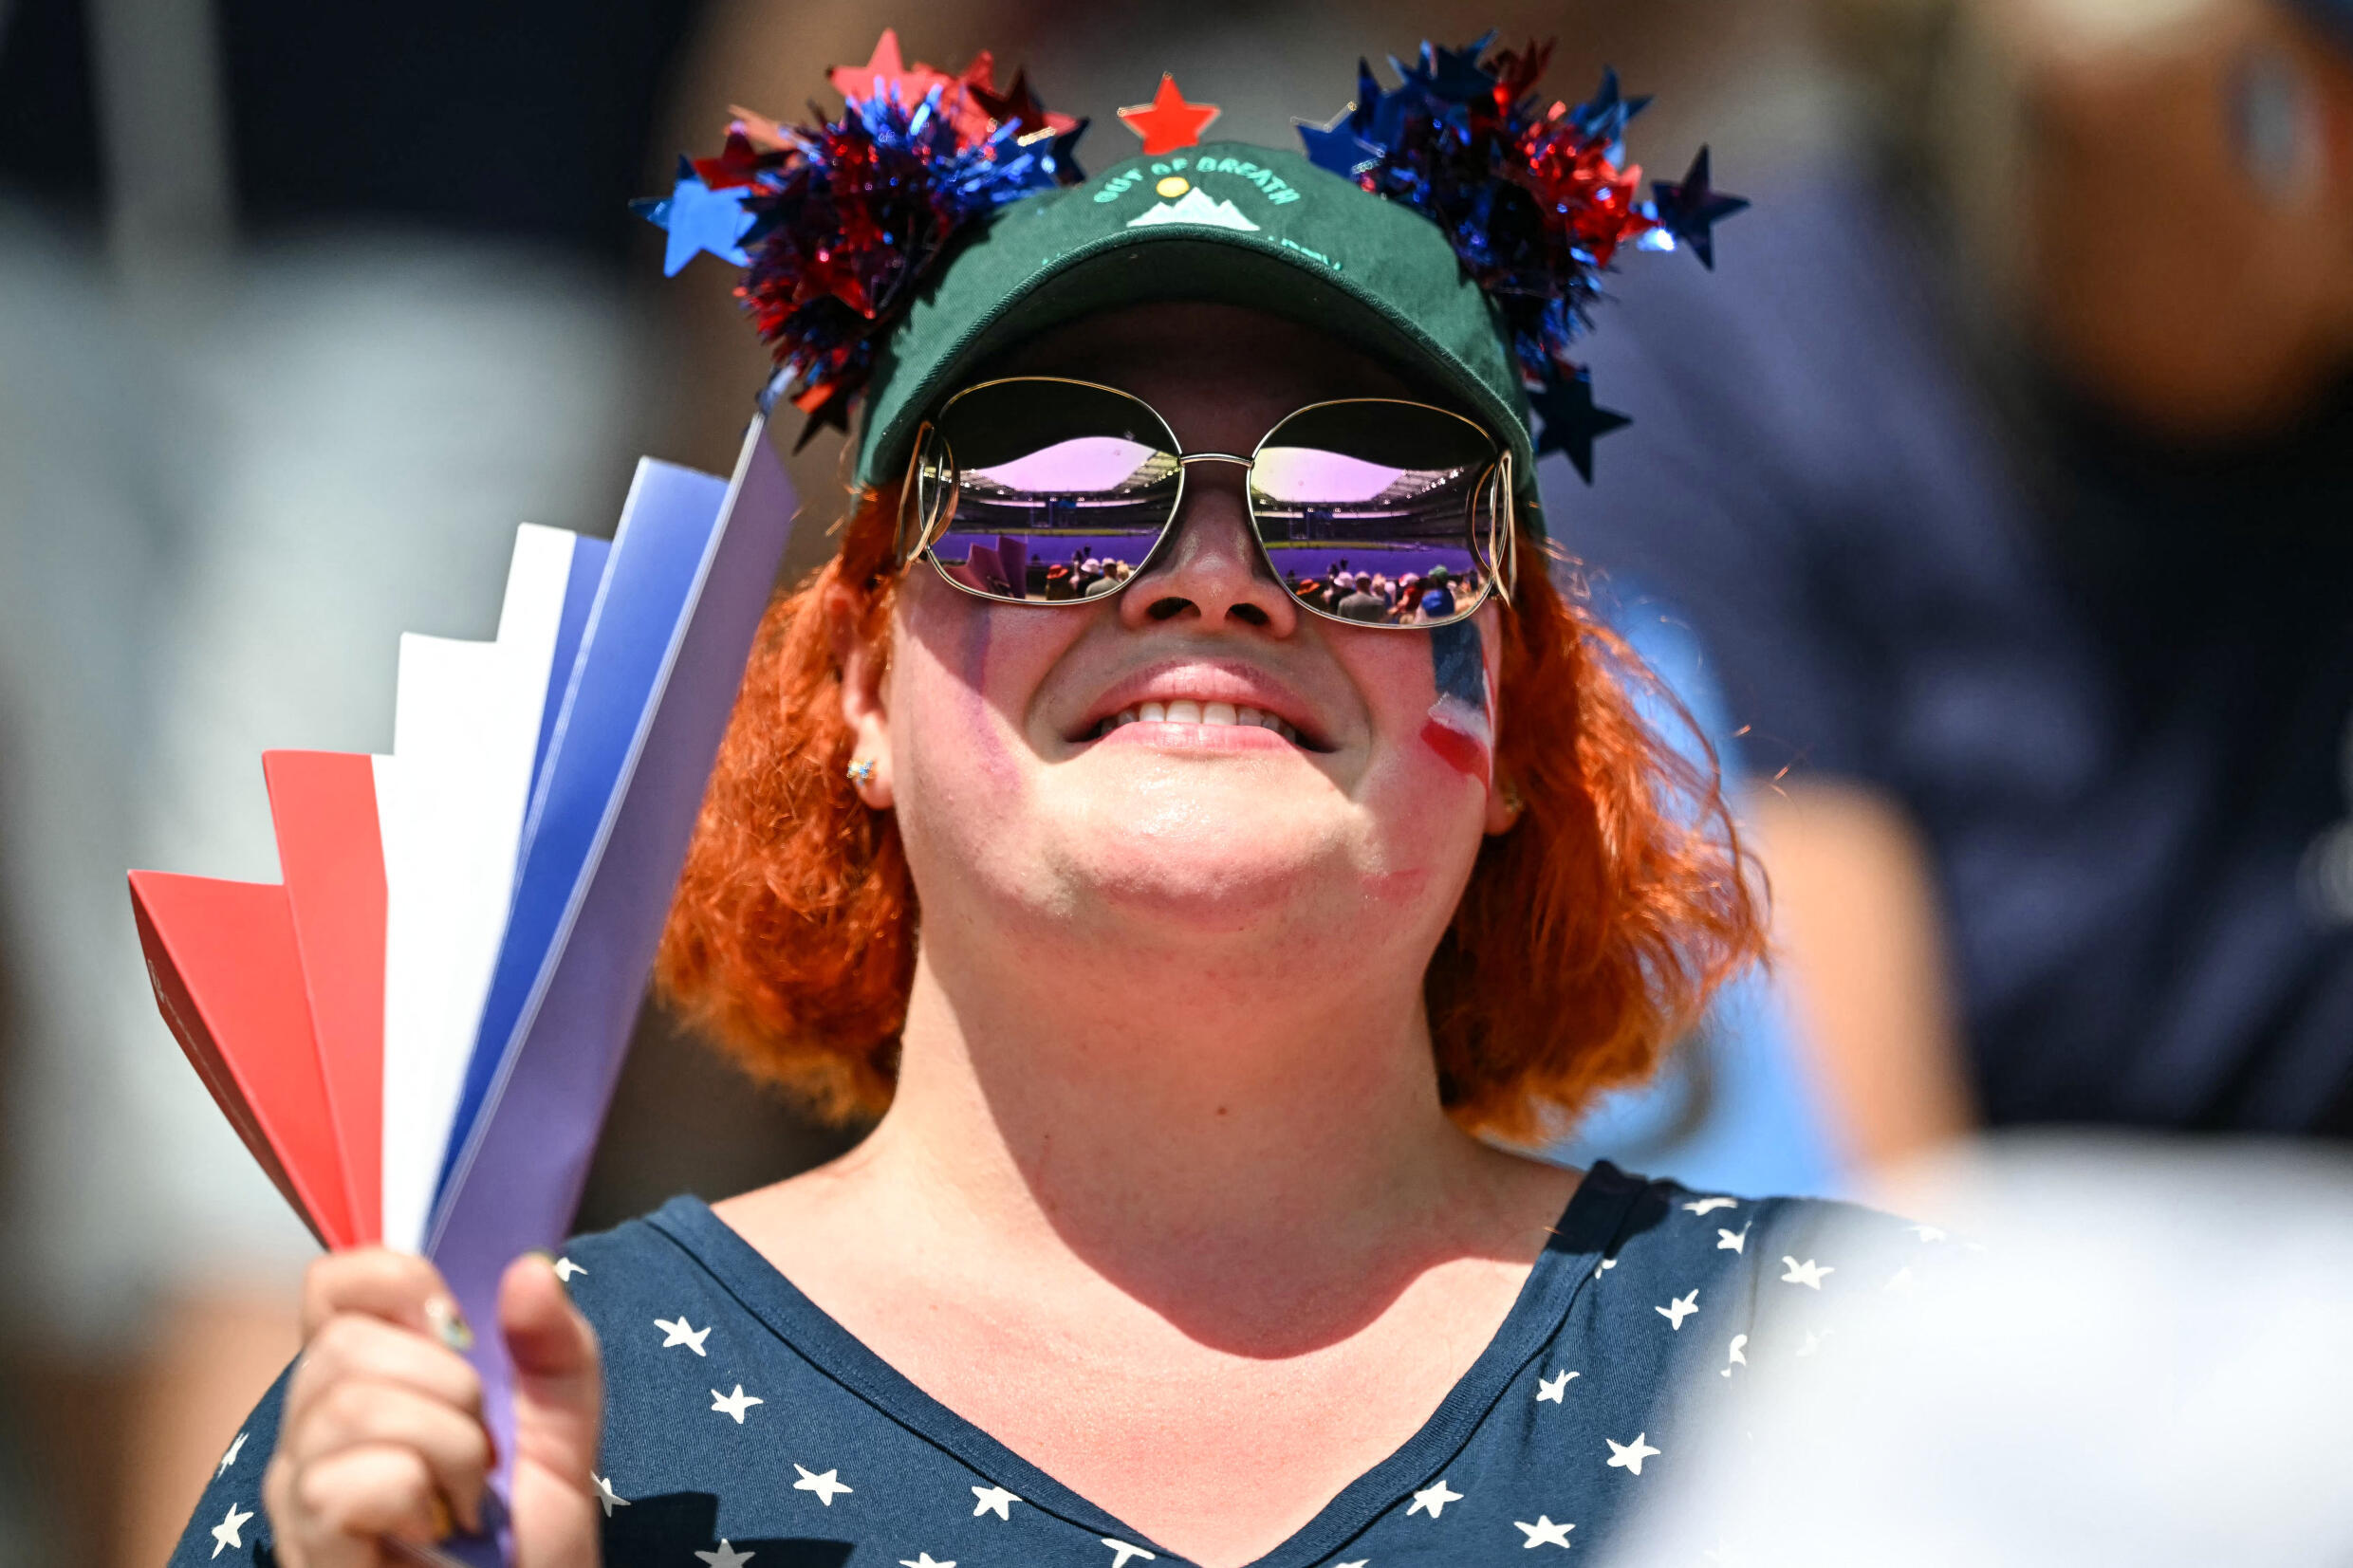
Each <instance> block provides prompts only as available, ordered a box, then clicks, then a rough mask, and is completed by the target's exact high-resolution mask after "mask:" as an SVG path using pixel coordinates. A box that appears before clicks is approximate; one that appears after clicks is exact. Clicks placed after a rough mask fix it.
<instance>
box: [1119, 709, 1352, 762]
mask: <svg viewBox="0 0 2353 1568" xmlns="http://www.w3.org/2000/svg"><path fill="white" fill-rule="evenodd" d="M1131 724H1197V725H1201V726H1204V727H1206V728H1209V729H1230V728H1235V727H1240V728H1245V729H1266V730H1270V731H1272V732H1273V733H1275V734H1277V735H1280V736H1281V737H1282V738H1283V739H1285V740H1287V741H1288V742H1290V744H1291V745H1293V746H1295V747H1299V748H1300V749H1301V750H1303V751H1313V750H1316V749H1318V747H1313V746H1310V745H1308V744H1307V743H1306V741H1304V740H1302V739H1301V738H1300V735H1299V731H1298V730H1297V729H1293V728H1292V727H1291V726H1290V724H1289V723H1288V722H1287V721H1285V720H1283V719H1279V718H1277V717H1275V716H1274V715H1273V714H1272V713H1267V712H1262V711H1260V710H1258V709H1255V708H1249V707H1245V706H1243V705H1241V704H1238V703H1231V702H1209V701H1195V700H1194V699H1192V698H1190V697H1178V698H1176V699H1175V700H1173V701H1169V702H1139V703H1138V704H1136V705H1135V706H1134V707H1133V708H1122V709H1121V710H1119V711H1118V712H1116V713H1114V714H1112V715H1111V716H1110V717H1109V718H1106V719H1104V720H1103V721H1102V723H1100V724H1098V725H1096V726H1095V728H1094V729H1093V730H1092V731H1091V732H1090V733H1089V734H1088V735H1087V737H1086V738H1087V739H1088V740H1094V741H1099V740H1102V738H1103V737H1104V736H1106V735H1108V734H1110V733H1111V732H1112V731H1113V730H1115V729H1125V728H1126V727H1127V726H1129V725H1131Z"/></svg>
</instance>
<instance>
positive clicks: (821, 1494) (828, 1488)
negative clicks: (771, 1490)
mask: <svg viewBox="0 0 2353 1568" xmlns="http://www.w3.org/2000/svg"><path fill="white" fill-rule="evenodd" d="M793 1468H794V1469H796V1470H799V1471H800V1472H801V1479H800V1480H798V1481H796V1482H794V1483H793V1484H792V1489H793V1490H794V1491H796V1492H815V1493H816V1494H817V1501H818V1502H820V1503H824V1505H825V1506H826V1507H828V1508H830V1507H832V1506H833V1494H834V1493H836V1492H853V1491H856V1490H857V1489H858V1488H857V1487H855V1486H852V1485H847V1484H846V1483H844V1482H842V1481H839V1480H836V1479H835V1478H836V1477H837V1476H839V1475H841V1473H842V1472H841V1471H840V1470H827V1471H826V1472H825V1473H824V1475H819V1474H817V1473H816V1472H815V1471H813V1470H811V1469H810V1468H809V1467H807V1466H806V1465H795V1466H793Z"/></svg>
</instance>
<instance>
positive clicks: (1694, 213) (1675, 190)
mask: <svg viewBox="0 0 2353 1568" xmlns="http://www.w3.org/2000/svg"><path fill="white" fill-rule="evenodd" d="M1650 202H1651V212H1652V213H1653V215H1654V216H1656V217H1657V218H1658V227H1659V228H1661V229H1664V230H1665V231H1667V232H1668V233H1670V234H1673V235H1674V236H1675V237H1676V238H1677V239H1678V240H1681V241H1682V242H1683V243H1684V244H1685V245H1688V246H1690V247H1691V248H1692V254H1693V255H1695V256H1697V257H1698V258H1699V265H1700V266H1702V267H1706V268H1707V269H1708V270H1709V271H1711V272H1713V271H1714V270H1715V236H1714V234H1713V233H1711V232H1710V230H1711V229H1713V228H1714V226H1715V225H1716V224H1719V223H1721V222H1723V221H1724V220H1725V219H1726V218H1729V217H1731V216H1732V214H1733V213H1734V212H1740V211H1742V210H1743V209H1745V208H1746V207H1747V206H1748V205H1749V202H1748V198H1747V197H1745V196H1732V195H1725V194H1721V193H1719V192H1716V191H1714V190H1712V189H1711V188H1710V187H1709V184H1708V150H1707V149H1706V148H1705V147H1702V148H1700V149H1699V156H1698V157H1695V158H1693V159H1692V166H1691V173H1690V174H1687V175H1684V176H1683V180H1682V183H1681V184H1679V185H1676V184H1670V183H1668V182H1667V181H1665V180H1663V179H1655V180H1652V181H1651V184H1650Z"/></svg>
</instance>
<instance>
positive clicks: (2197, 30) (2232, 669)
mask: <svg viewBox="0 0 2353 1568" xmlns="http://www.w3.org/2000/svg"><path fill="white" fill-rule="evenodd" d="M1825 19H1826V20H1827V21H1828V22H1829V23H1830V24H1831V25H1832V28H1833V29H1834V35H1835V36H1836V37H1837V38H1838V39H1840V40H1841V41H1842V42H1843V44H1844V45H1845V46H1847V47H1849V48H1850V49H1852V50H1853V58H1854V59H1856V60H1857V61H1858V62H1859V63H1860V65H1861V67H1862V68H1861V70H1860V71H1859V73H1858V81H1859V82H1860V83H1861V84H1862V89H1863V91H1862V95H1861V98H1860V103H1861V106H1862V111H1863V119H1864V121H1865V123H1866V124H1867V125H1868V126H1869V127H1870V128H1871V130H1872V133H1873V134H1872V136H1871V137H1870V138H1868V144H1869V145H1871V146H1873V147H1874V149H1875V151H1874V153H1873V156H1871V157H1866V158H1863V159H1861V160H1857V159H1852V158H1848V159H1825V160H1824V161H1822V162H1821V163H1819V164H1818V165H1817V166H1815V167H1814V168H1813V169H1811V170H1810V171H1806V170H1797V171H1791V172H1790V175H1789V176H1788V177H1787V178H1785V179H1784V180H1783V181H1781V182H1780V183H1778V184H1775V185H1770V186H1769V187H1768V188H1766V189H1762V190H1758V189H1751V191H1750V193H1749V194H1752V195H1754V196H1756V197H1757V205H1756V211H1755V212H1752V213H1750V214H1748V215H1746V216H1744V218H1743V220H1742V223H1741V225H1740V226H1739V227H1738V228H1737V229H1735V230H1733V231H1730V232H1729V233H1728V234H1727V236H1726V237H1725V238H1724V240H1723V242H1722V245H1721V247H1720V250H1719V255H1718V261H1719V264H1720V265H1719V269H1718V275H1717V276H1716V277H1714V278H1713V279H1708V280H1705V282H1707V283H1709V284H1711V285H1713V286H1711V287H1706V288H1698V287H1693V286H1689V285H1690V280H1688V279H1684V278H1681V277H1677V278H1671V279H1667V280H1664V284H1665V286H1662V287H1660V288H1658V289H1655V290H1648V289H1646V290H1642V291H1640V297H1639V298H1636V297H1632V296H1631V295H1630V296H1629V298H1628V299H1627V301H1626V302H1625V304H1626V309H1625V310H1624V312H1623V317H1624V323H1625V325H1626V326H1627V328H1628V330H1626V331H1625V332H1623V333H1611V334H1605V335H1603V337H1602V338H1600V339H1597V341H1596V347H1595V354H1594V360H1595V378H1596V381H1597V384H1603V385H1606V386H1608V387H1609V388H1610V389H1611V390H1612V394H1613V397H1622V398H1623V399H1624V401H1623V404H1622V406H1624V407H1627V408H1629V409H1634V408H1640V410H1641V411H1642V417H1641V418H1640V420H1638V421H1637V423H1636V424H1635V426H1634V427H1633V429H1632V430H1630V431H1628V432H1626V433H1625V434H1622V435H1619V436H1615V437H1613V438H1612V444H1611V445H1609V446H1608V447H1605V448H1604V449H1603V462H1602V464H1601V475H1600V483H1599V485H1598V487H1597V489H1596V491H1595V494H1594V497H1593V500H1594V505H1593V507H1591V508H1590V510H1589V511H1588V513H1587V514H1586V515H1587V517H1588V520H1589V523H1590V526H1589V527H1588V528H1587V529H1586V530H1585V532H1584V535H1583V536H1582V540H1581V543H1582V545H1583V548H1584V553H1585V554H1586V555H1587V557H1588V559H1589V560H1590V561H1591V563H1593V565H1594V566H1595V567H1596V568H1598V569H1600V571H1601V572H1602V573H1603V575H1604V577H1605V579H1606V581H1605V589H1606V591H1609V592H1612V593H1614V594H1616V595H1617V596H1619V597H1620V598H1621V599H1622V600H1627V601H1629V602H1633V603H1658V604H1663V605H1665V606H1669V607H1671V610H1672V613H1674V614H1677V615H1679V616H1681V617H1684V618H1687V619H1688V622H1689V624H1690V625H1691V627H1692V628H1693V629H1694V631H1695V633H1696V635H1697V636H1699V637H1700V638H1701V639H1702V640H1703V642H1704V643H1705V644H1706V646H1707V648H1708V650H1709V652H1710V654H1711V655H1712V662H1713V665H1714V670H1715V672H1716V673H1717V675H1718V676H1719V678H1720V679H1721V680H1722V681H1723V683H1724V685H1725V687H1726V688H1727V692H1728V695H1729V698H1730V702H1731V708H1732V716H1733V718H1734V719H1735V721H1737V722H1738V723H1739V724H1741V725H1743V726H1745V727H1746V729H1745V730H1744V733H1743V747H1742V749H1743V755H1744V756H1745V758H1746V759H1747V763H1748V766H1750V767H1751V769H1752V770H1753V771H1754V772H1755V773H1756V775H1757V776H1758V778H1759V780H1760V782H1761V783H1763V784H1765V785H1766V786H1767V787H1765V788H1762V789H1760V790H1759V791H1758V793H1757V794H1756V796H1755V809H1756V817H1757V821H1758V824H1759V826H1760V828H1761V839H1762V851H1761V853H1762V855H1763V858H1764V859H1765V861H1766V864H1767V866H1768V868H1769V872H1770V874H1771V877H1772V883H1773V888H1774V894H1775V903H1776V921H1777V928H1776V929H1777V936H1778V938H1779V941H1780V942H1781V944H1782V947H1783V950H1784V952H1785V954H1786V957H1787V965H1786V971H1787V972H1788V975H1789V976H1790V978H1791V984H1792V986H1793V987H1794V989H1795V990H1796V992H1797V995H1798V1000H1799V1003H1800V1005H1801V1007H1802V1010H1803V1013H1804V1015H1805V1022H1806V1028H1805V1029H1804V1031H1803V1035H1804V1038H1805V1039H1806V1040H1807V1041H1808V1042H1810V1043H1811V1044H1812V1046H1813V1047H1814V1048H1817V1049H1818V1050H1819V1051H1820V1052H1821V1057H1822V1069H1821V1078H1822V1079H1823V1081H1824V1082H1825V1084H1826V1085H1827V1086H1828V1087H1829V1089H1830V1092H1831V1094H1832V1098H1833V1099H1834V1101H1835V1103H1836V1104H1837V1106H1838V1108H1839V1115H1840V1118H1841V1123H1842V1128H1843V1136H1844V1138H1845V1140H1846V1142H1847V1143H1848V1145H1849V1147H1851V1148H1852V1149H1853V1150H1854V1151H1855V1152H1856V1153H1858V1154H1859V1155H1860V1156H1862V1157H1863V1158H1865V1159H1867V1160H1870V1161H1873V1162H1892V1161H1896V1160H1899V1159H1900V1158H1902V1157H1904V1156H1906V1155H1909V1154H1912V1153H1918V1152H1919V1151H1921V1150H1923V1149H1925V1148H1929V1147H1932V1146H1934V1145H1936V1143H1938V1142H1940V1141H1941V1140H1944V1139H1947V1138H1951V1137H1955V1136H1956V1135H1959V1134H1963V1133H1965V1132H1966V1131H1968V1130H1969V1129H1971V1128H1973V1127H1974V1126H1977V1125H1980V1124H1991V1125H1993V1126H2006V1125H2014V1124H2021V1123H2078V1124H2081V1123H2105V1124H2126V1125H2134V1126H2140V1127H2148V1128H2158V1129H2173V1130H2198V1131H2215V1130H2237V1131H2245V1132H2260V1133H2270V1134H2310V1135H2316V1136H2321V1137H2328V1138H2344V1137H2345V1136H2347V1135H2348V1134H2353V829H2349V828H2348V827H2347V825H2346V824H2347V818H2348V813H2349V811H2353V6H2348V5H2346V4H2344V0H2300V3H2288V0H2165V3H2161V4H2160V3H2157V0H2137V3H2109V0H1837V3H1835V4H1833V5H1831V6H1829V7H1828V8H1826V18H1825ZM1616 324H1617V323H1613V326H1614V325H1616ZM1728 367H1729V371H1728ZM1637 475H1640V476H1641V482H1640V483H1639V484H1638V483H1635V482H1633V480H1634V477H1635V476H1637ZM1653 596H1655V599H1654V597H1653Z"/></svg>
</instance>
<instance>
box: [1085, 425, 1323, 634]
mask: <svg viewBox="0 0 2353 1568" xmlns="http://www.w3.org/2000/svg"><path fill="white" fill-rule="evenodd" d="M1248 471H1249V470H1248V469H1247V467H1246V466H1245V465H1243V464H1242V463H1241V462H1240V461H1238V460H1226V459H1220V458H1210V459H1208V460H1205V461H1204V460H1194V461H1189V462H1188V463H1187V464H1186V465H1185V490H1184V501H1183V505H1182V507H1181V508H1180V509H1179V511H1178V512H1177V521H1176V523H1175V525H1174V526H1172V528H1171V529H1170V532H1169V537H1168V538H1167V539H1166V540H1165V541H1163V542H1162V544H1161V546H1160V552H1159V554H1158V556H1157V557H1156V558H1155V559H1154V560H1153V562H1152V564H1151V565H1150V566H1149V567H1148V568H1146V569H1145V570H1144V571H1142V572H1140V573H1139V574H1138V576H1137V578H1136V581H1133V582H1131V583H1129V584H1128V585H1127V591H1126V592H1125V593H1122V594H1121V596H1120V618H1121V621H1122V622H1124V623H1125V624H1127V625H1129V626H1131V627H1137V628H1141V627H1143V626H1147V625H1150V624H1153V623H1155V622H1158V621H1170V620H1190V621H1194V622H1196V623H1198V624H1199V625H1201V626H1203V627H1231V626H1232V625H1235V624H1237V623H1238V624H1240V625H1245V626H1252V627H1256V628H1257V629H1259V630H1261V631H1264V632H1269V633H1271V634H1273V635H1274V636H1279V637H1281V636H1290V635H1291V633H1292V632H1294V631H1295V630H1297V629H1298V626H1299V606H1298V605H1297V604H1295V603H1294V602H1292V600H1291V597H1290V595H1289V594H1288V593H1286V592H1285V591H1284V589H1283V585H1282V584H1281V583H1280V582H1278V581H1275V578H1274V574H1273V572H1272V571H1271V570H1270V569H1269V567H1268V565H1267V560H1266V556H1265V554H1264V553H1263V552H1262V551H1261V550H1260V549H1259V548H1258V539H1257V536H1256V535H1255V534H1254V533H1253V532H1252V531H1251V522H1250V504H1249V502H1248V500H1247V499H1246V498H1245V494H1244V490H1243V480H1244V476H1245V474H1247V472H1248Z"/></svg>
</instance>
